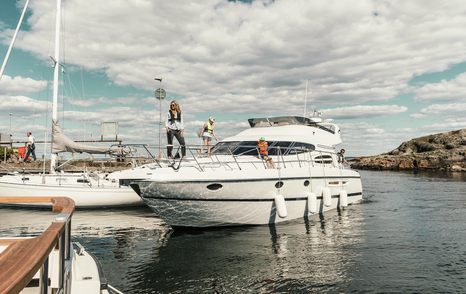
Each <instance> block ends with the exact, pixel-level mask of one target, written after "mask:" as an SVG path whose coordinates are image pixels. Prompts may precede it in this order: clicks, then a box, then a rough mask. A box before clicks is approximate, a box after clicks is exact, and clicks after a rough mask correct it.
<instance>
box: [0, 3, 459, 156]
mask: <svg viewBox="0 0 466 294" xmlns="http://www.w3.org/2000/svg"><path fill="white" fill-rule="evenodd" d="M24 3H25V1H24V0H20V1H15V0H2V1H1V2H0V57H1V59H2V61H3V57H4V56H5V54H6V52H7V48H8V45H9V43H10V41H11V38H12V35H13V33H14V30H15V28H16V25H17V22H18V20H19V17H20V14H21V11H22V8H23V6H24ZM55 7H56V4H55V1H51V0H31V1H30V4H29V9H28V11H27V14H26V17H25V21H24V23H23V25H22V27H21V32H20V33H19V35H18V39H17V41H16V44H15V47H14V49H13V52H12V54H11V57H10V60H9V63H8V65H7V67H6V70H5V73H4V76H3V78H2V80H1V81H0V133H2V134H10V124H11V134H12V136H13V140H14V141H16V140H26V135H25V133H26V132H27V131H32V132H33V134H35V135H36V139H38V140H40V139H44V138H45V136H46V132H47V131H49V130H50V120H51V110H50V109H51V101H52V98H51V95H52V91H51V85H52V76H53V68H52V61H51V59H50V57H49V56H53V49H54V30H55V13H56V8H55ZM62 13H63V19H62V33H61V50H62V60H61V61H60V63H61V64H62V65H63V71H64V73H63V75H62V77H61V82H60V98H59V101H60V102H59V121H60V124H61V126H62V127H63V129H64V131H65V133H66V134H67V135H68V136H70V137H71V138H73V139H76V140H95V139H98V138H100V135H101V123H102V122H118V126H119V129H118V137H119V138H120V139H122V140H123V142H124V143H146V144H158V142H159V141H158V140H159V139H158V138H159V115H160V108H159V101H158V100H156V99H155V98H154V90H155V89H157V88H159V87H162V88H164V89H165V90H166V92H167V97H166V99H164V100H163V102H162V117H165V115H166V112H167V109H168V108H167V106H168V103H169V102H170V101H171V100H177V101H179V103H180V104H181V108H182V113H183V116H184V120H185V127H186V141H187V144H200V139H199V138H197V137H196V131H197V130H198V129H199V127H200V126H201V125H202V124H203V123H204V122H205V121H206V120H207V119H208V117H209V116H213V117H215V118H216V121H217V122H216V132H217V135H218V137H220V138H226V137H228V136H231V135H234V134H235V133H237V132H239V131H241V130H242V129H244V128H247V127H248V126H249V125H248V123H247V119H248V118H251V117H264V116H278V115H303V114H304V112H305V110H306V113H307V115H309V114H311V113H312V112H313V110H319V111H321V112H322V115H323V117H324V118H326V119H333V122H334V123H336V124H338V125H339V126H340V128H341V132H342V139H343V144H342V145H341V147H343V148H345V149H346V150H347V154H348V156H363V155H374V154H379V153H383V152H388V151H390V150H392V149H394V148H396V147H398V146H399V145H400V144H401V143H402V142H403V141H406V140H409V139H411V138H415V137H419V136H423V135H427V134H433V133H440V132H446V131H451V130H457V129H461V128H465V127H466V115H465V113H466V29H465V28H466V5H464V1H462V0H457V1H455V0H449V1H438V0H412V1H397V0H394V1H377V0H371V1H369V0H349V1H335V0H313V1H309V0H275V1H272V0H257V1H227V0H200V1H199V0H196V1H191V0H183V1H181V0H173V1H161V0H113V1H94V0H92V1H91V0H64V1H63V9H62ZM154 78H162V83H159V82H158V81H156V80H154ZM306 84H307V85H308V91H307V95H306ZM306 96H307V101H305V97H306ZM305 105H306V109H305ZM162 138H163V140H162V144H166V141H165V135H164V133H162ZM339 147H340V146H339Z"/></svg>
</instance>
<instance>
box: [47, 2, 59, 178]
mask: <svg viewBox="0 0 466 294" xmlns="http://www.w3.org/2000/svg"><path fill="white" fill-rule="evenodd" d="M60 24H61V0H57V16H56V20H55V54H54V62H55V64H54V70H53V101H52V130H53V124H54V123H58V74H59V71H60ZM51 145H52V146H53V131H52V144H51ZM57 157H58V154H57V153H52V155H51V157H50V172H51V173H54V172H55V167H56V165H57Z"/></svg>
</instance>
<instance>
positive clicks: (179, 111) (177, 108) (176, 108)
mask: <svg viewBox="0 0 466 294" xmlns="http://www.w3.org/2000/svg"><path fill="white" fill-rule="evenodd" d="M172 104H175V111H176V112H178V113H181V107H180V104H178V102H176V100H173V101H172V102H170V111H172V108H171V105H172Z"/></svg>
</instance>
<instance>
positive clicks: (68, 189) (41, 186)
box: [0, 0, 142, 207]
mask: <svg viewBox="0 0 466 294" xmlns="http://www.w3.org/2000/svg"><path fill="white" fill-rule="evenodd" d="M26 5H27V3H26ZM21 21H22V17H21V19H20V22H21ZM60 24H61V0H57V13H56V27H55V52H54V58H53V61H54V75H53V102H52V152H51V159H50V173H45V172H44V173H42V174H24V173H18V172H15V173H11V174H7V175H4V176H2V177H0V197H2V196H17V197H41V196H44V195H48V196H52V197H54V196H68V197H70V198H72V199H73V200H74V202H75V203H76V207H102V206H109V207H110V206H134V205H141V204H142V200H141V198H140V197H139V196H138V195H137V194H136V193H135V192H134V191H133V189H132V188H130V187H129V186H128V183H129V181H128V179H125V180H122V179H118V178H115V177H111V178H109V177H107V176H108V175H107V174H99V173H65V172H57V170H56V167H57V158H58V153H59V152H69V151H71V152H76V151H77V152H87V153H112V152H124V150H116V149H115V148H98V147H90V146H85V145H82V144H78V143H76V142H73V141H72V140H71V139H69V138H68V137H66V135H64V134H63V132H62V131H61V129H60V126H59V123H58V79H59V72H60V71H59V67H60V62H59V61H60ZM18 28H19V25H18ZM15 35H16V34H15ZM13 42H14V38H13ZM9 51H10V50H9ZM7 57H8V54H7ZM135 176H136V177H138V176H139V175H138V174H137V173H136V174H135Z"/></svg>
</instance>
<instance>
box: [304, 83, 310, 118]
mask: <svg viewBox="0 0 466 294" xmlns="http://www.w3.org/2000/svg"><path fill="white" fill-rule="evenodd" d="M308 84H309V80H306V94H305V95H304V113H303V116H304V117H306V112H307V86H308Z"/></svg>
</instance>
